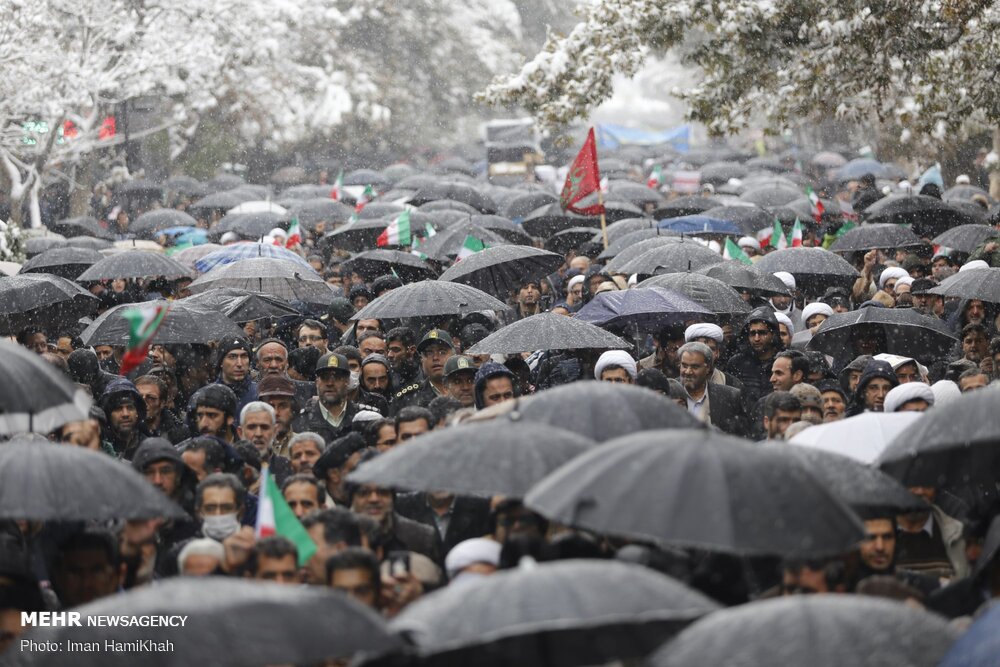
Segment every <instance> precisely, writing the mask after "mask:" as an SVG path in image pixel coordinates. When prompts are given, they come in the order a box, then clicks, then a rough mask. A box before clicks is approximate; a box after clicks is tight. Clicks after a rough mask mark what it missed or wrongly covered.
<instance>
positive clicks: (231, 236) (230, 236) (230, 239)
mask: <svg viewBox="0 0 1000 667" xmlns="http://www.w3.org/2000/svg"><path fill="white" fill-rule="evenodd" d="M239 240H240V237H239V234H237V233H236V232H226V233H225V234H223V235H222V239H221V241H222V245H226V244H227V243H236V242H237V241H239Z"/></svg>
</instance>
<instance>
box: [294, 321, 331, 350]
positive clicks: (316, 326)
mask: <svg viewBox="0 0 1000 667" xmlns="http://www.w3.org/2000/svg"><path fill="white" fill-rule="evenodd" d="M296 340H297V341H298V343H299V347H309V346H310V345H311V346H312V347H315V348H316V349H317V350H319V351H320V352H321V353H322V354H326V352H327V340H326V325H324V324H323V323H322V322H320V321H318V320H306V321H305V322H303V323H302V324H300V325H299V332H298V335H297V336H296Z"/></svg>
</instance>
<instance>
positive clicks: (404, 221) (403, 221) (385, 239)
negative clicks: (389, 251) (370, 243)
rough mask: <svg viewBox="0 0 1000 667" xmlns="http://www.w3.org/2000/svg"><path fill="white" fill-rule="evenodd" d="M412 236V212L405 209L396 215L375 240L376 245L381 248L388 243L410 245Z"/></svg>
mask: <svg viewBox="0 0 1000 667" xmlns="http://www.w3.org/2000/svg"><path fill="white" fill-rule="evenodd" d="M412 238H413V237H412V236H411V234H410V212H409V211H403V212H402V213H400V214H399V215H398V216H396V218H395V220H393V221H392V222H390V223H389V226H388V227H386V228H385V229H384V230H382V233H381V234H379V236H378V239H376V240H375V245H377V246H378V247H380V248H381V247H384V246H387V245H410V243H411V242H412Z"/></svg>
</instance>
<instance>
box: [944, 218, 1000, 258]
mask: <svg viewBox="0 0 1000 667" xmlns="http://www.w3.org/2000/svg"><path fill="white" fill-rule="evenodd" d="M998 236H1000V229H997V228H996V227H993V226H991V225H983V224H971V225H959V226H958V227H952V228H951V229H949V230H947V231H946V232H943V233H941V234H938V235H937V236H935V237H934V241H933V243H934V245H940V246H944V247H945V248H951V249H952V250H958V251H959V252H970V253H971V252H972V251H973V250H975V249H976V248H977V247H979V245H980V244H981V243H983V242H985V241H986V240H987V239H995V238H997V237H998Z"/></svg>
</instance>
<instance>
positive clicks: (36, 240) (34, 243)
mask: <svg viewBox="0 0 1000 667" xmlns="http://www.w3.org/2000/svg"><path fill="white" fill-rule="evenodd" d="M68 245H69V244H68V243H67V242H66V239H65V238H64V237H62V236H59V235H57V234H53V235H51V236H34V237H31V238H28V239H26V240H25V242H24V254H25V256H27V257H28V258H31V257H34V256H35V255H40V254H42V253H43V252H45V251H46V250H52V249H53V248H65V247H66V246H68Z"/></svg>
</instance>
